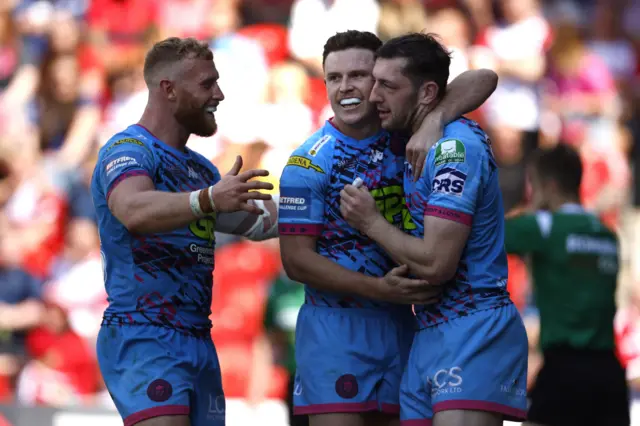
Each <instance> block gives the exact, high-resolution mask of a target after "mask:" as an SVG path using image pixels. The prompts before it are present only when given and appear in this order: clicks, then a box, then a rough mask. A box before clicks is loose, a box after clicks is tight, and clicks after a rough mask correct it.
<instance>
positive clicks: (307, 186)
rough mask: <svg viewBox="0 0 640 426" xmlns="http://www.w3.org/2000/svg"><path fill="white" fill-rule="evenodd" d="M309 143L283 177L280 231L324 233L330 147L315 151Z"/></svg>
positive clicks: (293, 156) (291, 161)
mask: <svg viewBox="0 0 640 426" xmlns="http://www.w3.org/2000/svg"><path fill="white" fill-rule="evenodd" d="M306 145H307V144H305V145H303V146H302V147H300V148H298V149H297V150H295V151H294V152H293V154H292V155H291V157H289V160H288V161H287V165H286V166H285V168H284V170H283V171H282V176H281V177H280V208H279V211H278V224H279V226H278V229H279V231H280V235H312V236H318V235H320V234H321V233H322V228H323V222H324V208H325V188H326V184H327V182H328V178H329V175H328V173H329V172H330V168H329V167H327V166H328V165H329V164H328V160H329V159H330V156H327V155H326V153H328V152H330V151H331V150H329V149H326V148H325V149H324V150H322V151H320V152H319V153H318V154H317V155H316V156H314V155H312V154H311V153H310V152H313V151H310V150H309V149H308V148H307V147H306Z"/></svg>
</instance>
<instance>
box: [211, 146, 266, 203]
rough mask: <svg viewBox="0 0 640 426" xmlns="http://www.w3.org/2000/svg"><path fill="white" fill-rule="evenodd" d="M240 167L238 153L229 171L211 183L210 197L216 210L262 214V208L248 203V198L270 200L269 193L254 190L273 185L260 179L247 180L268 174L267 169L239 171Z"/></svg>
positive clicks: (240, 161)
mask: <svg viewBox="0 0 640 426" xmlns="http://www.w3.org/2000/svg"><path fill="white" fill-rule="evenodd" d="M240 169H242V157H241V156H239V155H238V156H237V157H236V162H235V163H234V164H233V167H231V170H229V173H227V174H226V175H225V176H223V177H222V179H220V181H219V182H218V183H216V184H215V185H213V188H212V191H211V198H212V199H213V203H214V204H215V205H216V210H217V211H218V212H225V213H231V212H236V211H240V210H244V211H247V212H249V213H253V214H262V213H263V211H262V209H261V208H259V207H258V206H256V205H255V204H253V203H250V202H249V200H270V199H271V195H269V194H263V193H262V192H257V191H256V190H260V189H264V190H271V189H273V185H272V184H270V183H267V182H260V181H251V182H249V179H253V178H255V177H259V176H269V172H268V171H267V170H247V171H245V172H242V173H240Z"/></svg>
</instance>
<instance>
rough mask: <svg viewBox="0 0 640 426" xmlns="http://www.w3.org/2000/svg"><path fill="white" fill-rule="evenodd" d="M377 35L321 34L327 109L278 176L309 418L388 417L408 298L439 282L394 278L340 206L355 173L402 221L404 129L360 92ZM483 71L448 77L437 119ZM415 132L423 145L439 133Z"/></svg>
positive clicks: (340, 424) (298, 394)
mask: <svg viewBox="0 0 640 426" xmlns="http://www.w3.org/2000/svg"><path fill="white" fill-rule="evenodd" d="M381 44H382V43H381V41H380V40H379V39H378V38H377V37H376V36H375V35H374V34H371V33H368V32H360V31H347V32H344V33H338V34H336V35H335V36H333V37H331V38H329V40H327V43H326V44H325V47H324V54H323V58H324V62H323V63H324V77H325V84H326V87H327V92H328V96H329V101H330V103H331V107H332V109H333V112H334V114H335V117H334V118H333V119H331V120H329V121H327V123H326V124H325V125H324V126H323V127H322V128H321V129H320V130H318V131H317V132H316V133H315V134H314V135H313V136H311V137H310V138H309V139H308V140H307V141H306V142H305V143H304V144H303V145H302V146H300V147H299V148H298V149H297V150H296V151H295V152H294V153H293V155H292V156H291V157H290V159H289V162H288V164H287V166H286V167H285V170H284V172H283V174H282V177H281V180H280V193H281V198H280V211H279V222H280V225H279V230H280V236H281V237H280V241H281V251H282V260H283V263H284V267H285V269H286V271H287V274H288V275H289V277H291V278H292V279H294V280H296V281H299V282H302V283H304V284H305V285H306V286H305V292H306V301H305V304H304V305H303V307H302V309H301V310H300V314H299V316H298V323H297V327H296V364H297V374H296V379H295V380H296V383H295V387H294V389H295V392H294V404H295V408H294V412H295V413H296V414H306V415H309V416H310V422H311V424H312V425H313V426H351V425H353V426H359V425H363V424H366V425H374V426H375V425H386V424H389V422H393V421H397V413H398V411H399V406H398V395H399V385H400V378H401V376H402V371H403V370H404V366H405V362H406V359H407V356H408V352H409V347H410V345H411V341H412V338H413V331H414V325H413V314H412V312H411V307H410V306H409V305H410V304H412V303H424V302H428V301H431V300H435V297H437V296H438V295H439V293H440V290H439V289H435V291H434V288H433V287H431V286H429V285H428V284H427V283H426V282H424V281H422V280H413V279H409V278H405V277H403V275H405V274H406V272H407V270H406V267H403V266H401V267H398V268H395V269H394V267H395V266H396V264H395V263H394V262H393V260H392V259H391V258H390V257H389V256H388V255H387V254H386V253H385V252H384V251H383V250H382V249H381V248H380V246H378V245H377V244H375V243H374V242H373V241H372V240H371V239H369V238H367V237H365V236H363V235H362V234H360V233H359V232H358V231H357V230H356V229H354V228H352V227H350V226H349V225H348V224H347V223H346V222H345V221H344V219H343V218H342V216H341V215H340V209H339V193H340V191H341V190H342V188H343V187H344V186H345V185H348V184H351V183H352V182H354V180H356V179H357V178H359V179H361V180H362V181H363V183H364V184H365V185H367V186H368V187H370V188H371V191H372V193H373V194H374V196H375V198H376V203H377V206H378V208H379V209H380V211H381V213H382V214H383V215H384V217H385V220H387V221H388V222H389V223H391V224H393V226H396V227H398V228H400V229H412V226H413V224H412V222H411V220H410V217H409V214H408V211H407V210H406V208H405V204H404V192H403V188H402V181H403V169H404V161H405V156H404V154H405V146H406V143H407V140H406V138H404V137H402V136H400V135H390V134H389V133H388V132H386V131H384V130H382V129H381V127H380V120H379V118H378V117H377V114H376V110H375V106H374V105H373V104H372V103H371V102H369V94H370V92H371V89H372V87H373V84H374V80H373V76H372V71H373V67H374V64H375V52H376V50H377V49H378V48H379V47H380V46H381ZM487 76H488V77H489V78H487ZM493 76H494V74H493V73H492V72H491V71H474V72H470V73H467V74H465V75H463V76H461V77H459V79H457V80H456V81H454V82H453V83H452V84H451V88H450V93H449V94H450V96H448V97H447V98H446V99H445V100H444V101H443V102H442V104H441V106H440V108H439V110H438V111H437V112H441V113H442V114H443V116H444V117H445V120H447V119H453V118H455V117H457V116H458V115H459V114H460V113H462V112H465V111H470V110H473V109H475V108H477V107H478V106H479V105H480V104H482V102H483V101H484V100H486V99H487V98H488V96H489V95H490V94H491V92H492V91H493V88H494V87H495V85H493V83H495V80H492V77H493ZM487 80H489V81H487ZM436 115H437V114H434V115H433V116H431V117H430V119H431V118H433V117H436ZM427 121H428V120H427ZM445 122H446V121H445ZM436 127H437V126H436ZM427 128H429V127H428V126H427ZM438 130H441V129H438ZM427 133H428V132H427ZM422 136H423V138H422V141H423V144H422V147H423V148H422V149H423V150H424V151H425V152H426V151H427V147H428V146H429V141H430V140H431V141H435V140H437V139H438V137H439V136H436V137H435V138H434V137H433V135H432V134H426V135H422ZM385 274H386V275H385Z"/></svg>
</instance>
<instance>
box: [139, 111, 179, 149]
mask: <svg viewBox="0 0 640 426" xmlns="http://www.w3.org/2000/svg"><path fill="white" fill-rule="evenodd" d="M138 124H139V125H140V126H142V127H144V128H145V129H147V130H148V131H149V132H150V133H151V134H152V135H153V136H154V137H155V138H157V139H159V140H161V141H162V142H163V143H165V144H166V145H169V146H170V147H172V148H175V149H177V150H178V151H184V148H185V146H186V145H187V140H188V139H189V133H188V132H187V131H186V130H185V129H184V128H183V127H182V126H181V125H180V124H179V123H178V122H177V121H176V120H175V118H174V117H173V115H171V114H166V113H162V112H160V111H159V110H156V109H154V108H153V107H152V106H151V105H150V104H147V107H146V108H145V110H144V113H143V114H142V117H141V118H140V121H138Z"/></svg>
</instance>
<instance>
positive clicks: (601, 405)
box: [505, 145, 630, 426]
mask: <svg viewBox="0 0 640 426" xmlns="http://www.w3.org/2000/svg"><path fill="white" fill-rule="evenodd" d="M528 172H529V177H530V182H531V187H532V190H533V207H534V208H535V209H536V211H535V212H534V213H530V214H523V215H520V216H517V217H513V218H510V219H507V221H506V228H505V246H506V249H507V252H510V253H514V254H518V255H521V256H529V258H530V265H531V267H532V270H531V271H532V277H533V280H532V281H533V292H534V297H535V301H536V306H537V308H538V309H539V312H540V341H539V345H540V348H541V349H542V353H543V355H544V356H543V359H544V362H543V365H542V368H541V370H540V372H539V373H538V376H537V379H536V383H535V385H534V387H533V389H532V391H531V395H530V396H531V407H530V409H529V415H528V419H529V422H531V423H528V424H532V425H545V426H555V425H562V426H565V425H566V426H574V425H575V426H579V425H594V426H605V425H606V426H628V425H629V422H630V419H629V401H628V396H629V395H628V389H627V382H626V378H625V372H624V369H623V368H622V366H621V365H620V362H619V360H618V358H617V357H616V353H615V347H614V331H613V329H614V328H613V323H614V315H615V313H616V303H615V293H616V284H617V276H618V263H619V253H618V241H617V238H616V235H615V234H614V233H613V232H612V231H610V230H609V229H607V227H606V226H605V225H603V223H602V222H601V221H600V220H599V219H598V217H597V216H595V215H594V214H592V213H589V212H587V211H586V210H585V209H584V207H583V206H582V205H580V183H581V179H582V163H581V159H580V156H579V155H578V153H577V152H576V151H575V150H574V149H573V148H571V147H568V146H566V145H558V146H557V147H555V148H553V149H551V150H548V151H539V152H538V153H536V154H535V155H534V157H533V158H532V160H531V163H530V166H529V170H528Z"/></svg>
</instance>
